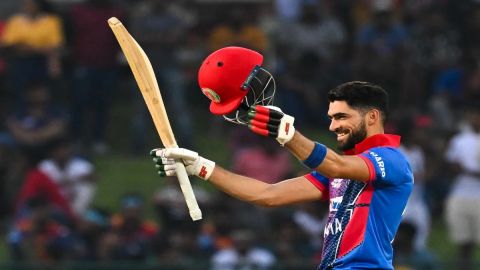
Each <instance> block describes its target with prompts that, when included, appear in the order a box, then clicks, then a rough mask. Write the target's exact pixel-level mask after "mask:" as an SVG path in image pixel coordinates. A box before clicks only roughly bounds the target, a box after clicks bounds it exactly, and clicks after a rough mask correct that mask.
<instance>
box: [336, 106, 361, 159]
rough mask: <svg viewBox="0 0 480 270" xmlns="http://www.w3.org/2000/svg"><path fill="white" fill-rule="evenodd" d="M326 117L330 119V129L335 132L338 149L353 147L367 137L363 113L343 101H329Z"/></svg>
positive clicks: (343, 149)
mask: <svg viewBox="0 0 480 270" xmlns="http://www.w3.org/2000/svg"><path fill="white" fill-rule="evenodd" d="M328 117H329V118H330V120H331V123H330V128H329V129H330V131H332V132H335V134H337V143H338V149H339V150H341V151H345V150H349V149H353V148H354V147H355V144H357V143H359V142H361V141H363V140H364V139H365V138H366V137H367V127H366V124H365V119H364V117H365V115H364V114H363V113H361V112H360V111H358V110H355V109H353V108H351V107H350V106H348V104H347V102H345V101H334V102H331V103H330V107H329V109H328Z"/></svg>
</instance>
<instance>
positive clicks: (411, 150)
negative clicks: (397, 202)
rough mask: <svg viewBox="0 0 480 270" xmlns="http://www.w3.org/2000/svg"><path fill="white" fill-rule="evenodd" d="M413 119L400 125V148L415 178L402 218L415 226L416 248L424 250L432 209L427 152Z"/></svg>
mask: <svg viewBox="0 0 480 270" xmlns="http://www.w3.org/2000/svg"><path fill="white" fill-rule="evenodd" d="M413 121H414V120H413V119H408V120H405V122H403V123H400V124H399V126H398V130H399V131H400V134H401V136H402V144H401V145H400V148H399V149H400V151H401V152H402V153H403V154H404V155H405V156H406V157H407V160H408V162H409V163H410V167H411V169H412V173H413V176H414V179H415V183H414V184H413V190H412V194H410V197H409V198H408V202H407V206H406V208H405V212H404V213H403V218H402V219H403V221H404V222H405V221H407V222H409V223H411V224H412V225H413V226H415V230H416V234H415V238H414V248H415V249H416V250H423V249H425V248H426V244H427V239H428V236H429V234H430V211H429V209H428V206H427V204H426V201H425V181H426V179H425V173H426V172H425V154H424V151H423V149H422V147H421V145H420V144H419V142H418V136H419V134H418V133H419V131H418V130H417V127H416V126H415V124H414V123H413Z"/></svg>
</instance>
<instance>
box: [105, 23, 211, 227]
mask: <svg viewBox="0 0 480 270" xmlns="http://www.w3.org/2000/svg"><path fill="white" fill-rule="evenodd" d="M108 25H109V26H110V28H111V29H112V31H113V33H114V34H115V37H116V38H117V41H118V43H119V44H120V47H121V48H122V51H123V54H125V57H126V58H127V61H128V64H129V66H130V68H131V69H132V72H133V76H134V77H135V80H136V81H137V84H138V88H140V92H141V93H142V96H143V99H144V100H145V103H146V104H147V107H148V111H149V112H150V115H151V116H152V119H153V123H154V124H155V128H156V129H157V132H158V135H160V139H161V141H162V144H163V145H164V146H165V147H178V145H177V142H176V140H175V136H174V135H173V131H172V128H171V126H170V121H169V120H168V115H167V112H166V110H165V106H164V104H163V99H162V96H161V94H160V88H159V87H158V84H157V79H156V77H155V73H154V71H153V68H152V64H151V63H150V60H149V59H148V57H147V55H146V54H145V52H144V51H143V49H142V48H141V47H140V45H138V43H137V41H135V39H134V38H133V37H132V36H131V35H130V33H128V31H127V29H126V28H125V26H124V25H123V24H122V22H120V20H118V19H117V18H115V17H112V18H110V19H108ZM175 165H176V169H175V171H176V173H177V177H178V181H179V182H180V188H181V190H182V192H183V196H184V197H185V201H186V203H187V206H188V210H189V212H190V217H191V218H192V220H199V219H202V212H201V211H200V208H199V207H198V203H197V200H196V199H195V194H194V193H193V190H192V186H191V184H190V180H189V179H188V175H187V172H186V170H185V166H184V165H183V163H182V162H181V161H177V162H176V163H175Z"/></svg>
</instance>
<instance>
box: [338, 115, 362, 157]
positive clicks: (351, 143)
mask: <svg viewBox="0 0 480 270" xmlns="http://www.w3.org/2000/svg"><path fill="white" fill-rule="evenodd" d="M365 138H367V127H366V125H365V121H362V122H361V123H360V125H359V126H358V129H356V130H354V131H352V133H351V134H350V136H349V137H348V139H347V140H346V141H345V142H343V143H338V150H340V151H347V150H350V149H353V148H355V145H356V144H357V143H359V142H361V141H363V140H365Z"/></svg>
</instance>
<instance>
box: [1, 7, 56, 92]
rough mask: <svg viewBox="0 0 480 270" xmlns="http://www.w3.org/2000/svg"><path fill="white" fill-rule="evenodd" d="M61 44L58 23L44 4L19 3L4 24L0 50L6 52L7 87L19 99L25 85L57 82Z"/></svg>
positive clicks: (49, 8)
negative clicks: (54, 80)
mask: <svg viewBox="0 0 480 270" xmlns="http://www.w3.org/2000/svg"><path fill="white" fill-rule="evenodd" d="M63 43H64V34H63V29H62V20H61V19H60V17H59V16H57V15H55V14H54V13H53V11H52V8H51V6H50V5H49V3H48V2H47V1H46V0H23V1H22V10H21V11H19V12H18V13H17V14H15V15H13V16H12V17H10V18H9V19H8V20H7V23H6V26H5V29H4V33H3V35H2V39H1V41H0V46H1V47H4V48H6V49H8V51H9V52H8V54H7V55H8V56H9V57H8V58H9V59H8V60H9V63H8V77H9V78H8V85H9V89H11V91H13V93H14V94H15V95H21V94H22V93H23V91H24V90H25V88H26V86H27V84H28V82H29V81H32V80H45V79H47V78H58V77H59V76H60V75H61V66H60V53H61V49H62V47H63Z"/></svg>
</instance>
